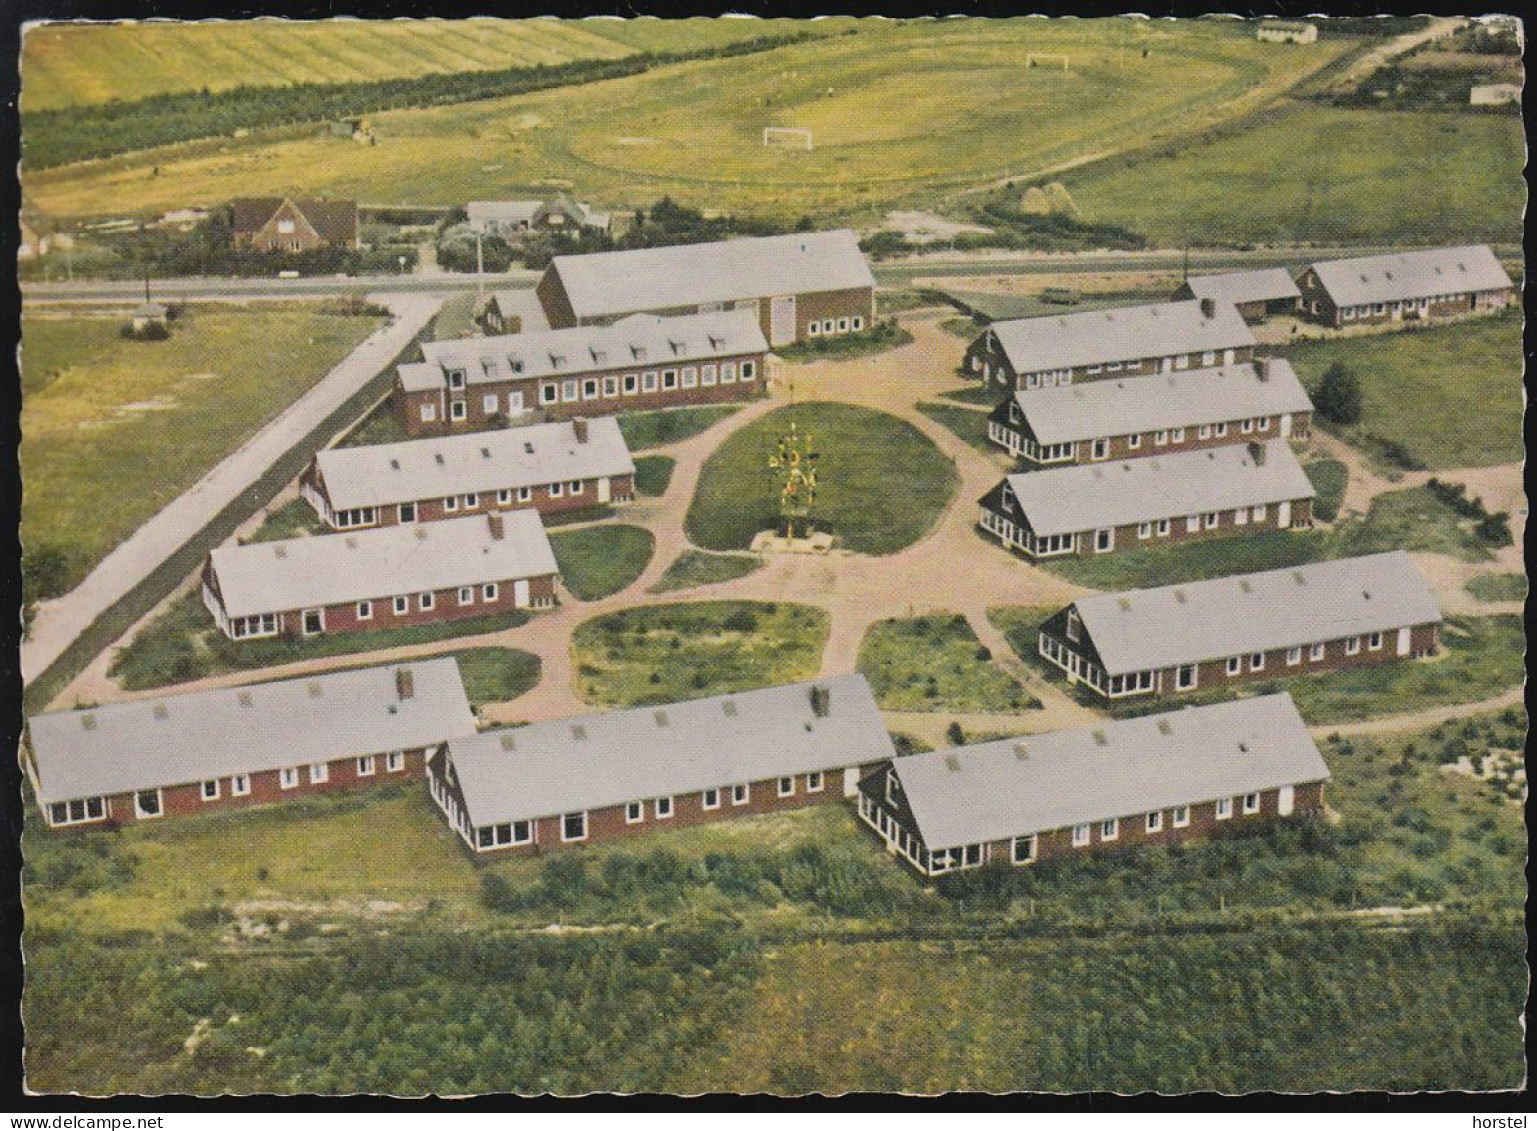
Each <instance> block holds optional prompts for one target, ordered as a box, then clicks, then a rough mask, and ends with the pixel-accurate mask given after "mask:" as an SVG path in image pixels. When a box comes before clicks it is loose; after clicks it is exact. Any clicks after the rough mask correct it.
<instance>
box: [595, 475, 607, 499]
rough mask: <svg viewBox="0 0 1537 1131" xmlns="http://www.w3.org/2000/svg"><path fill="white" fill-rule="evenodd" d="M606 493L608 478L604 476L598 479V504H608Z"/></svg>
mask: <svg viewBox="0 0 1537 1131" xmlns="http://www.w3.org/2000/svg"><path fill="white" fill-rule="evenodd" d="M608 492H609V488H608V476H606V475H605V476H603V477H602V478H600V479H599V480H598V502H600V503H606V502H608V498H609V494H608Z"/></svg>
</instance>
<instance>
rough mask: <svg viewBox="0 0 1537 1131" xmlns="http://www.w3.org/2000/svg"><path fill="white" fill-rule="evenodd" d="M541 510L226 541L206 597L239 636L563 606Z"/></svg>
mask: <svg viewBox="0 0 1537 1131" xmlns="http://www.w3.org/2000/svg"><path fill="white" fill-rule="evenodd" d="M556 574H557V567H556V564H555V554H554V552H553V551H552V550H551V549H550V540H549V538H547V537H546V536H545V533H544V524H543V523H542V522H541V521H540V519H539V515H538V513H537V512H536V511H534V510H531V509H529V510H511V511H507V512H505V513H495V514H479V515H471V516H469V517H465V518H452V519H444V520H443V521H441V522H430V523H426V522H418V523H415V524H412V525H408V526H400V525H395V526H387V527H381V528H379V529H374V530H361V531H358V532H357V533H354V534H326V535H321V536H318V537H313V538H290V539H286V540H284V541H280V542H255V543H252V544H250V545H246V546H221V547H220V548H219V549H217V550H215V551H213V553H212V554H210V555H209V557H208V562H207V564H206V565H204V567H203V604H204V605H205V606H207V608H208V611H209V612H210V613H212V614H213V617H214V621H215V623H217V625H218V626H219V631H220V632H222V633H224V635H225V636H227V637H229V638H230V639H231V640H250V639H256V638H258V637H265V636H319V635H322V634H325V633H336V632H366V631H375V630H379V629H388V628H403V627H406V626H409V625H417V624H431V623H437V622H440V621H450V620H463V619H465V618H467V617H479V616H486V615H488V614H493V613H508V612H512V611H513V610H515V609H531V608H534V609H536V608H545V607H548V606H550V605H553V604H555V579H556Z"/></svg>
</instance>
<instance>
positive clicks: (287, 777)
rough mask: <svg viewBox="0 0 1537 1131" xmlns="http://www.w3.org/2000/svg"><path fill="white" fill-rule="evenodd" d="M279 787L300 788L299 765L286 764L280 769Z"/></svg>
mask: <svg viewBox="0 0 1537 1131" xmlns="http://www.w3.org/2000/svg"><path fill="white" fill-rule="evenodd" d="M278 788H279V789H298V788H299V767H298V766H284V767H283V768H282V769H281V770H279V771H278Z"/></svg>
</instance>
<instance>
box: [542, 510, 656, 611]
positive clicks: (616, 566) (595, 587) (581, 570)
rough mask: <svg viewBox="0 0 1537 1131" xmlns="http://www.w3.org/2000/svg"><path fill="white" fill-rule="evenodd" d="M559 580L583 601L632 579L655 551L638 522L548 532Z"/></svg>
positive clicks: (607, 593)
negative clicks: (631, 524)
mask: <svg viewBox="0 0 1537 1131" xmlns="http://www.w3.org/2000/svg"><path fill="white" fill-rule="evenodd" d="M550 547H551V548H552V549H553V550H554V551H555V562H556V564H557V565H559V566H560V580H561V583H562V584H563V585H565V587H566V588H567V589H569V590H570V591H571V592H572V593H574V594H575V595H576V596H577V597H578V598H579V599H581V600H583V601H596V600H597V599H598V598H599V597H607V596H610V595H611V594H614V593H618V592H619V591H620V590H621V589H624V588H626V587H627V586H629V585H631V584H633V583H634V581H635V579H636V578H637V577H639V576H640V575H641V574H642V573H643V572H644V571H645V568H646V566H647V564H648V563H650V561H651V555H652V554H653V553H655V552H656V539H655V538H654V537H653V536H652V534H651V531H649V530H645V529H642V528H641V527H639V526H587V527H583V528H582V529H580V530H564V531H561V532H559V533H556V534H551V535H550Z"/></svg>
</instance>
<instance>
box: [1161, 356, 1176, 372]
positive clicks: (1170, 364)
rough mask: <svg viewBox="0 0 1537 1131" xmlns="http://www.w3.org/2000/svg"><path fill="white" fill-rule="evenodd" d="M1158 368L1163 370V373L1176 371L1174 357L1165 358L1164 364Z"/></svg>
mask: <svg viewBox="0 0 1537 1131" xmlns="http://www.w3.org/2000/svg"><path fill="white" fill-rule="evenodd" d="M1158 369H1159V372H1161V373H1173V372H1174V359H1173V358H1172V357H1166V358H1164V359H1163V364H1162V365H1160V366H1159V367H1158Z"/></svg>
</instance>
